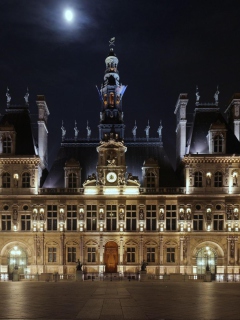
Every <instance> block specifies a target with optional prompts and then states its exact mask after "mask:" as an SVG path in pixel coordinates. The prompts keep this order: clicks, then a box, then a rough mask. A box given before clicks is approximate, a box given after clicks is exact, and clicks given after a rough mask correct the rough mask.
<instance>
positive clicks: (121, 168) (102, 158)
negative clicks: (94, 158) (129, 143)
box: [97, 132, 127, 186]
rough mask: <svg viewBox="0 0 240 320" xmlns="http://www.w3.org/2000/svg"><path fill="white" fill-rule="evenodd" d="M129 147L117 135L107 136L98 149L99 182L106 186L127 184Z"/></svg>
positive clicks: (111, 133) (112, 133)
mask: <svg viewBox="0 0 240 320" xmlns="http://www.w3.org/2000/svg"><path fill="white" fill-rule="evenodd" d="M126 151H127V147H126V146H125V145H124V142H123V141H122V139H119V136H118V134H117V133H114V132H110V134H107V133H106V134H105V135H104V139H103V140H102V141H101V142H100V145H99V146H98V147H97V152H98V164H97V182H98V184H99V185H105V186H121V185H125V184H126V168H127V167H126V163H125V152H126Z"/></svg>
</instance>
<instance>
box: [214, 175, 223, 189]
mask: <svg viewBox="0 0 240 320" xmlns="http://www.w3.org/2000/svg"><path fill="white" fill-rule="evenodd" d="M214 187H222V172H220V171H217V172H216V173H215V175H214Z"/></svg>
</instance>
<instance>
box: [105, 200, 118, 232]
mask: <svg viewBox="0 0 240 320" xmlns="http://www.w3.org/2000/svg"><path fill="white" fill-rule="evenodd" d="M116 230H117V206H116V205H107V231H116Z"/></svg>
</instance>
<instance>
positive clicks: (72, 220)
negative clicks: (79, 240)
mask: <svg viewBox="0 0 240 320" xmlns="http://www.w3.org/2000/svg"><path fill="white" fill-rule="evenodd" d="M67 230H68V231H76V230H77V206H76V205H67Z"/></svg>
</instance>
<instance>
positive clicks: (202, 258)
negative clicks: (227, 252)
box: [196, 247, 217, 275]
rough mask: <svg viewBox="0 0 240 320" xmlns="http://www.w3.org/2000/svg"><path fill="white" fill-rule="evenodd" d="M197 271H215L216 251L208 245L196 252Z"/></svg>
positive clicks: (202, 272)
mask: <svg viewBox="0 0 240 320" xmlns="http://www.w3.org/2000/svg"><path fill="white" fill-rule="evenodd" d="M196 259H197V273H198V274H205V273H206V271H210V272H211V274H212V275H214V274H215V273H216V261H217V255H216V252H215V251H214V250H213V249H212V248H210V247H204V248H202V249H200V250H199V251H198V252H197V256H196Z"/></svg>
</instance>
